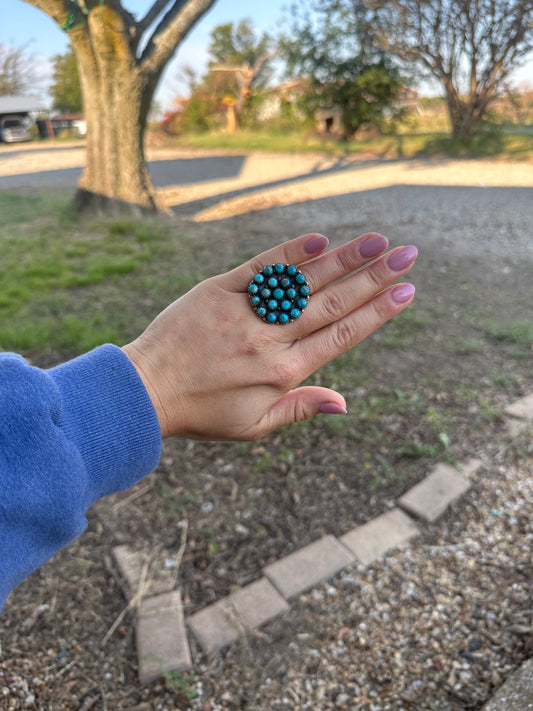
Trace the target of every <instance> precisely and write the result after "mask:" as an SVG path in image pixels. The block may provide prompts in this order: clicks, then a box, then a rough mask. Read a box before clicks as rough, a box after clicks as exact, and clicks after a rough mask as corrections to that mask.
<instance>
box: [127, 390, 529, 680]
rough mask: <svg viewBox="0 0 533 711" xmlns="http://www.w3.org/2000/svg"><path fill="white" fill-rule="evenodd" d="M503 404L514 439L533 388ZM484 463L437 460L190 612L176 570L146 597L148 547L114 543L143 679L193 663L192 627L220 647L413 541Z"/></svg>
mask: <svg viewBox="0 0 533 711" xmlns="http://www.w3.org/2000/svg"><path fill="white" fill-rule="evenodd" d="M504 412H505V428H506V432H507V435H508V437H510V438H511V439H514V438H516V437H517V436H518V435H519V433H520V432H521V431H522V430H523V429H524V428H525V427H527V426H529V425H530V424H531V422H533V393H530V394H529V395H526V396H525V397H522V398H520V399H518V400H516V401H514V402H513V403H511V404H510V405H509V406H508V407H506V408H505V410H504ZM481 466H482V461H481V460H479V459H469V460H467V461H466V462H465V463H464V464H463V465H462V466H460V467H458V468H456V467H452V466H449V465H446V464H443V463H438V464H437V465H436V466H435V467H434V468H433V470H432V471H431V472H430V474H428V476H427V477H426V478H425V479H423V480H422V481H421V482H419V483H418V484H416V485H415V486H413V487H412V488H411V489H409V490H408V491H407V492H406V493H405V494H403V495H402V496H401V497H400V498H399V499H398V501H397V505H396V506H395V507H394V508H392V509H391V510H390V511H387V512H386V513H384V514H382V515H380V516H377V517H376V518H374V519H372V520H370V521H369V522H367V523H365V524H363V525H360V526H357V527H355V528H353V529H352V530H351V531H348V532H347V533H346V534H344V535H343V536H341V537H340V538H336V537H335V536H332V535H327V536H324V537H323V538H320V539H318V540H316V541H314V542H312V543H310V544H308V545H306V546H304V547H303V548H300V549H298V550H296V551H295V552H293V553H291V554H289V555H287V556H285V557H283V558H280V559H279V560H277V561H275V562H274V563H271V564H270V565H267V566H266V567H265V568H264V569H263V571H262V572H263V576H262V577H261V578H260V579H259V580H256V581H254V582H252V583H250V584H249V585H246V586H244V587H242V588H240V589H239V590H237V591H236V592H234V593H231V594H230V595H228V596H227V597H224V598H222V599H221V600H218V601H217V602H215V603H213V604H211V605H209V606H208V607H205V608H203V609H202V610H200V611H199V612H196V613H195V614H193V615H191V616H190V617H185V615H184V612H183V606H182V602H181V595H180V592H179V589H175V586H176V580H175V577H174V575H170V576H167V578H166V580H165V579H163V582H162V588H161V590H154V591H153V592H152V594H151V595H150V596H148V597H144V598H143V597H142V590H143V585H144V581H143V573H145V571H146V565H147V561H146V556H145V554H143V553H142V552H136V551H133V550H132V549H130V548H129V547H128V546H127V545H125V544H123V545H119V546H115V547H114V548H113V557H114V559H115V563H116V565H117V567H118V570H119V572H120V575H121V577H122V579H123V580H124V581H125V583H126V584H125V589H126V592H127V597H128V598H129V600H130V605H132V606H135V607H136V622H135V627H136V644H137V657H138V663H139V681H140V682H141V683H142V684H145V683H150V682H152V681H155V680H156V679H158V678H159V677H161V676H164V675H165V674H169V673H173V672H186V671H189V670H191V669H192V666H193V665H192V661H191V653H190V646H189V638H188V634H187V628H188V629H189V632H190V633H192V635H193V637H194V638H195V640H196V641H197V643H198V644H199V645H200V648H201V649H202V651H203V653H204V654H206V655H210V654H213V653H216V652H218V651H220V650H221V649H223V648H224V647H227V646H228V645H230V644H232V643H233V642H235V641H236V640H238V639H239V638H240V637H242V636H245V635H247V634H249V633H250V632H253V630H255V629H258V628H260V627H261V626H262V625H264V624H266V623H267V622H269V621H270V620H272V619H274V618H275V617H277V616H279V615H281V614H283V613H284V612H286V611H287V610H288V609H289V608H290V604H291V601H294V599H295V598H297V597H298V596H299V595H301V594H302V593H304V592H306V591H307V590H309V589H311V588H313V587H315V586H317V585H319V584H320V583H322V582H324V581H326V580H328V579H329V578H332V577H334V576H335V575H337V574H338V573H340V572H341V571H342V570H343V569H344V568H346V567H347V566H350V565H357V566H359V568H360V569H363V570H364V568H366V567H367V566H369V565H370V564H371V563H373V562H375V561H376V560H377V559H379V558H382V557H384V556H385V555H386V554H387V553H388V552H389V551H391V550H393V549H396V548H399V547H405V546H407V545H408V544H409V542H410V541H411V540H412V539H414V538H415V537H417V536H418V535H420V533H421V529H420V525H421V524H422V525H423V524H432V523H435V522H436V521H437V520H438V519H439V518H440V517H441V516H442V515H443V514H444V513H445V512H446V511H447V510H448V508H449V507H450V506H451V505H452V504H453V503H454V502H455V501H457V500H458V499H459V498H461V497H462V496H463V495H464V494H465V493H466V492H467V491H468V490H469V489H470V488H471V486H472V484H473V476H474V475H475V474H476V472H477V471H478V470H479V469H480V467H481ZM165 585H166V586H167V588H166V589H165ZM169 588H170V589H169ZM136 600H137V604H133V603H134V601H136ZM138 600H140V602H138Z"/></svg>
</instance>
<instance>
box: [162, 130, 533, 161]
mask: <svg viewBox="0 0 533 711" xmlns="http://www.w3.org/2000/svg"><path fill="white" fill-rule="evenodd" d="M168 140H169V142H170V143H172V144H173V145H178V146H183V147H189V148H203V149H225V150H232V151H269V152H273V151H274V152H284V153H287V152H288V153H291V152H298V153H308V152H321V153H330V154H334V155H337V154H339V155H345V154H350V155H361V156H364V157H365V158H381V159H383V158H386V159H398V158H416V157H434V156H449V157H454V158H457V157H470V158H483V157H508V158H513V159H515V160H516V159H521V160H531V159H533V135H531V134H530V133H523V132H520V131H519V130H518V129H517V130H516V132H512V131H511V129H507V130H506V131H505V132H504V131H503V130H500V128H499V127H489V128H488V129H486V130H484V131H482V132H480V133H479V135H477V136H476V137H474V138H473V139H472V140H471V141H460V140H454V139H452V138H450V134H449V133H448V132H446V131H416V130H413V131H411V132H405V133H398V134H397V135H385V136H379V137H378V138H373V139H369V140H364V141H361V140H359V141H358V140H351V141H340V140H336V139H334V138H323V137H320V136H318V135H316V134H313V133H305V132H303V131H281V130H279V131H266V130H256V131H252V130H242V131H239V132H236V133H226V132H224V131H212V132H208V133H198V134H185V135H182V136H179V137H175V138H171V139H168Z"/></svg>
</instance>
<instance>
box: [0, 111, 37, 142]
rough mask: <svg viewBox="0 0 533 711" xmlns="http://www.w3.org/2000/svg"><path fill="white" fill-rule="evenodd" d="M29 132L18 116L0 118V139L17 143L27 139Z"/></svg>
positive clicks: (28, 138)
mask: <svg viewBox="0 0 533 711" xmlns="http://www.w3.org/2000/svg"><path fill="white" fill-rule="evenodd" d="M29 140H30V134H29V132H28V129H27V128H26V126H25V125H24V121H23V119H22V117H20V116H4V117H3V118H0V141H3V142H4V143H18V142H19V141H29Z"/></svg>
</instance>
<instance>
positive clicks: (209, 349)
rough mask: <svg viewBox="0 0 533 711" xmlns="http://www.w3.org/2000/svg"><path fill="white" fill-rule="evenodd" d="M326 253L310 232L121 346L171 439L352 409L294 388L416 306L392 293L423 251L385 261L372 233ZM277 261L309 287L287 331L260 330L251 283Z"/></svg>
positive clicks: (235, 434) (211, 282) (239, 431)
mask: <svg viewBox="0 0 533 711" xmlns="http://www.w3.org/2000/svg"><path fill="white" fill-rule="evenodd" d="M327 246H328V240H327V238H326V237H323V236H322V235H317V234H310V235H303V236H302V237H298V238H296V239H293V240H291V241H290V242H286V243H285V244H282V245H280V246H278V247H274V248H273V249H271V250H268V251H267V252H263V254H261V255H259V256H258V257H256V258H255V259H252V260H250V261H249V262H246V263H245V264H242V265H241V266H240V267H237V268H236V269H233V270H232V271H230V272H228V273H227V274H224V275H220V276H217V277H213V278H211V279H207V280H206V281H204V282H202V283H201V284H198V285H197V286H196V287H195V288H194V289H192V290H191V291H189V292H188V293H187V294H185V295H184V296H182V297H181V298H180V299H178V300H177V301H175V302H174V303H173V304H171V305H170V306H169V307H168V308H167V309H165V311H163V312H162V313H161V314H160V315H159V316H158V317H157V318H156V319H155V320H154V321H153V322H152V323H151V324H150V325H149V326H148V328H147V329H146V331H145V332H144V333H143V334H142V335H141V336H140V337H139V338H137V339H136V340H135V341H133V342H132V343H130V344H129V345H127V346H124V349H123V350H124V352H125V353H126V354H127V355H128V357H129V358H130V360H131V361H132V362H133V364H134V365H135V367H136V369H137V371H138V373H139V375H140V377H141V378H142V380H143V382H144V384H145V386H146V388H147V390H148V394H149V395H150V398H151V400H152V402H153V404H154V407H155V409H156V412H157V415H158V418H159V422H160V425H161V431H162V435H163V436H164V437H166V436H171V435H176V436H181V437H190V438H194V439H203V440H254V439H257V438H259V437H262V436H264V435H266V434H268V433H269V432H271V431H272V430H274V429H276V428H278V427H281V426H283V425H288V424H291V423H294V422H298V421H300V420H305V419H308V418H309V417H312V416H313V415H316V414H318V413H320V412H323V413H330V414H335V413H338V414H340V413H345V412H346V409H345V407H346V403H345V401H344V398H343V397H342V395H340V394H339V393H337V392H335V391H333V390H329V389H327V388H322V387H314V386H306V387H300V388H298V387H297V386H298V385H299V384H300V383H301V382H302V381H303V380H304V379H305V378H306V377H308V376H309V375H310V374H311V373H313V372H314V371H315V370H316V369H317V368H319V367H320V366H322V365H324V364H325V363H327V362H328V361H330V360H332V359H333V358H335V357H336V356H339V355H341V354H342V353H344V352H345V351H347V350H349V349H350V348H353V347H354V346H355V345H357V344H358V343H359V342H360V341H362V340H363V339H364V338H366V336H368V335H369V334H370V333H372V332H373V331H375V330H376V329H377V328H378V327H379V326H381V325H382V324H383V323H385V321H388V320H389V319H390V318H392V317H393V316H395V315H396V314H397V313H399V312H400V311H402V310H403V309H404V308H405V307H406V306H407V305H408V304H409V303H410V302H411V300H412V298H413V295H414V287H413V286H412V285H411V284H397V285H395V286H392V285H393V284H394V282H395V281H396V280H397V279H398V278H400V277H402V276H404V275H405V274H407V272H408V271H409V270H410V269H411V266H412V265H413V262H414V261H415V259H416V256H417V250H416V247H412V246H410V247H398V248H396V249H393V250H391V251H390V252H388V253H387V254H384V252H385V250H386V249H387V246H388V240H387V239H386V238H385V237H383V236H382V235H378V234H376V233H370V234H366V235H363V236H362V237H359V238H357V239H354V240H352V241H351V242H348V243H347V244H345V245H343V246H341V247H338V248H336V249H333V250H331V252H327V253H325V254H323V252H324V250H325V249H326V248H327ZM278 262H281V263H282V264H294V265H296V266H297V267H298V268H299V269H300V270H301V271H302V272H303V273H304V274H305V275H306V277H307V282H308V284H309V287H310V289H311V296H310V297H309V304H308V306H307V308H306V309H305V311H304V312H303V313H302V315H301V316H300V318H298V319H297V320H295V321H293V322H291V323H288V324H286V325H278V324H267V323H265V322H263V321H262V320H261V319H260V318H259V317H258V316H257V315H256V314H255V313H254V312H253V310H252V307H251V306H250V303H249V300H248V285H249V283H250V282H251V280H252V279H253V278H254V275H255V274H256V273H257V272H259V271H261V269H262V268H263V267H264V266H266V265H268V264H277V263H278ZM295 388H296V389H295Z"/></svg>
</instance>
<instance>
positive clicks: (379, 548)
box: [340, 509, 419, 566]
mask: <svg viewBox="0 0 533 711" xmlns="http://www.w3.org/2000/svg"><path fill="white" fill-rule="evenodd" d="M418 534H419V530H418V527H417V526H416V524H415V522H414V521H413V519H412V518H410V516H407V514H405V513H403V511H400V510H399V509H393V510H392V511H387V513H384V514H382V515H381V516H378V517H377V518H375V519H372V521H369V522H368V523H365V524H363V525H362V526H357V528H354V529H352V530H351V531H349V532H348V533H347V534H346V535H345V536H342V537H341V539H340V541H341V543H342V544H343V545H345V546H346V547H347V548H349V549H350V550H351V551H352V553H353V554H354V555H355V556H356V557H357V560H358V561H359V562H360V563H362V564H363V565H365V566H367V565H370V563H373V562H374V561H375V560H377V558H379V557H381V556H382V555H384V554H385V553H387V551H389V550H391V549H392V548H397V547H398V546H402V545H405V544H406V543H407V542H408V541H410V540H411V538H413V537H414V536H416V535H418Z"/></svg>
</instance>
